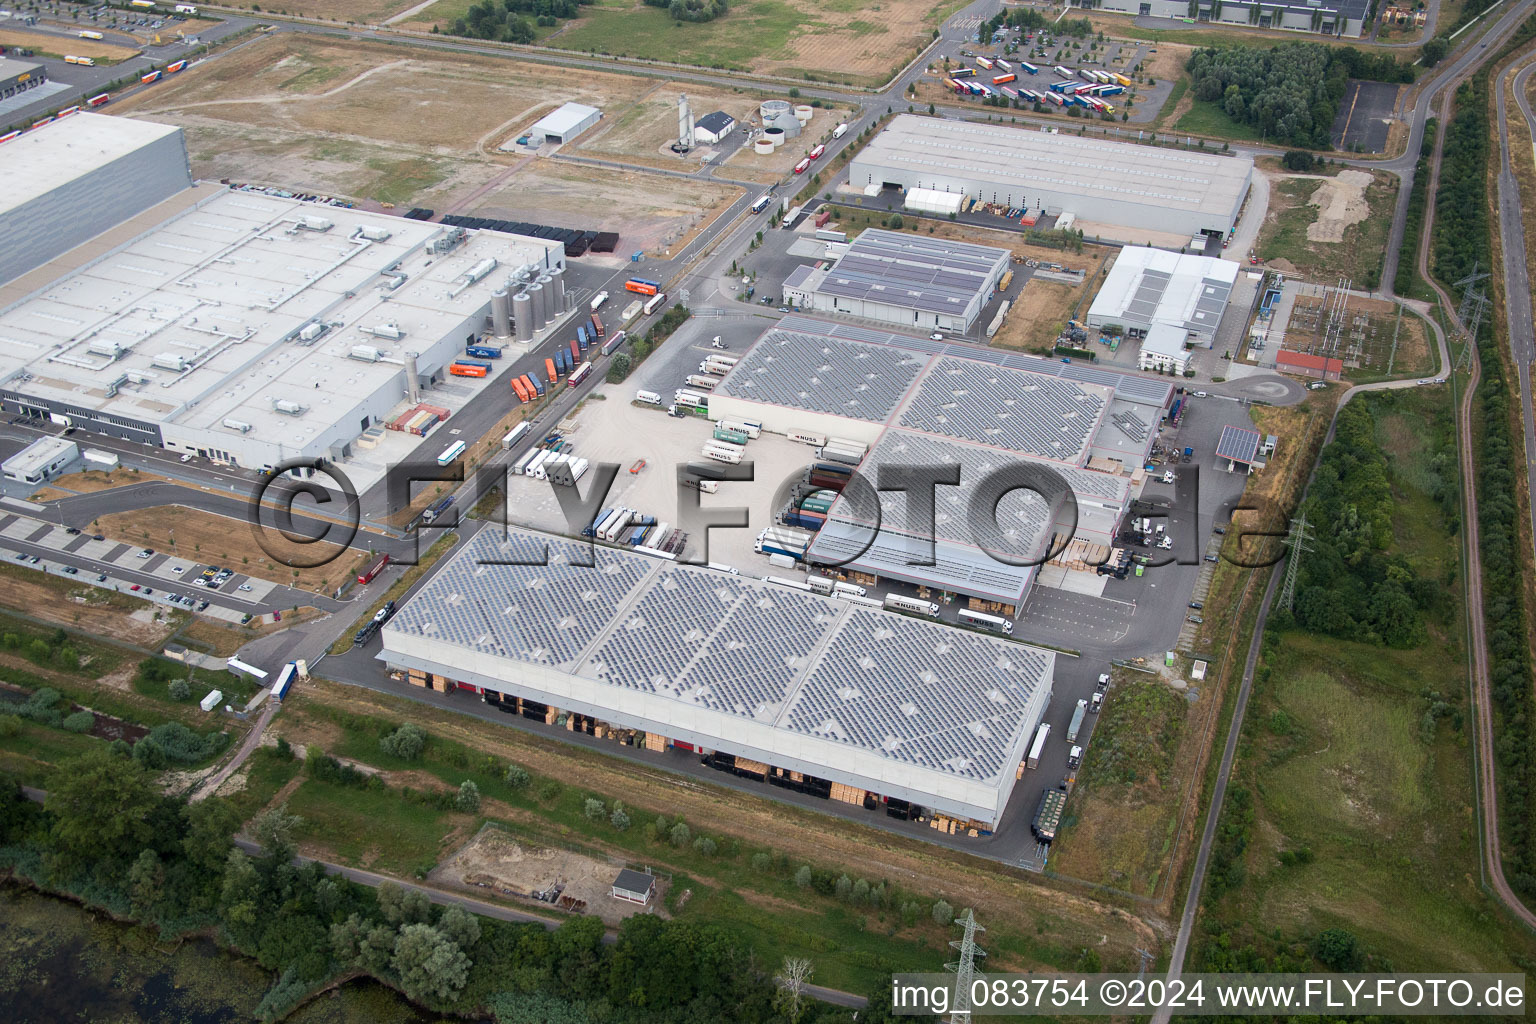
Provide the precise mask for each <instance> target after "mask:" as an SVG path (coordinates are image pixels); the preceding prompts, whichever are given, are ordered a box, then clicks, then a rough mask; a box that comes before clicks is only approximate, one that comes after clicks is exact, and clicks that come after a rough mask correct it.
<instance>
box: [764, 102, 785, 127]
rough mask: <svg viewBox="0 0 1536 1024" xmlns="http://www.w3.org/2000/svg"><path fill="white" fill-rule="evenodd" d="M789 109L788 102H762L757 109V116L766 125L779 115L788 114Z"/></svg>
mask: <svg viewBox="0 0 1536 1024" xmlns="http://www.w3.org/2000/svg"><path fill="white" fill-rule="evenodd" d="M790 109H791V107H790V103H789V101H788V100H763V102H762V104H761V105H759V106H758V108H757V116H759V117H761V118H762V119H763V121H764V123H766V122H768V121H770V120H772V119H773V118H775V117H777V116H779V115H780V114H785V113H788V112H789V111H790Z"/></svg>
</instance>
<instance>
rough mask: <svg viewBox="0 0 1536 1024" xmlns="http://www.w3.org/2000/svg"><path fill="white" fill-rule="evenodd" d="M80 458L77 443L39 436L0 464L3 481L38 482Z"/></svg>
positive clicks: (48, 478) (43, 481) (57, 472)
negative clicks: (4, 479)
mask: <svg viewBox="0 0 1536 1024" xmlns="http://www.w3.org/2000/svg"><path fill="white" fill-rule="evenodd" d="M79 457H80V446H79V445H77V444H75V442H73V441H66V440H65V439H64V438H62V437H40V438H38V439H37V440H36V441H33V442H32V443H31V444H29V445H27V446H26V447H25V448H23V449H22V450H21V451H19V452H17V453H16V454H15V455H12V456H11V457H10V458H8V459H6V460H5V462H4V463H3V464H0V473H3V474H4V476H5V478H6V479H7V480H14V481H16V482H17V483H23V484H41V483H46V482H47V481H49V480H52V479H53V478H54V477H56V476H58V475H59V472H60V471H61V470H62V469H63V468H64V467H65V466H67V465H69V464H70V463H71V462H74V461H75V460H76V459H77V458H79Z"/></svg>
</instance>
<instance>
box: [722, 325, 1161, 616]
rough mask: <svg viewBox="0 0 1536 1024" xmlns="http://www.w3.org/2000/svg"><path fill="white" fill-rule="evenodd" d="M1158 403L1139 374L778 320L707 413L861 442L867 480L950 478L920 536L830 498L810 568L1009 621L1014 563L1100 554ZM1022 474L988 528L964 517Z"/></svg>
mask: <svg viewBox="0 0 1536 1024" xmlns="http://www.w3.org/2000/svg"><path fill="white" fill-rule="evenodd" d="M1172 393H1173V385H1172V384H1170V383H1167V382H1165V381H1160V380H1157V379H1155V378H1149V377H1143V376H1140V375H1137V374H1127V373H1120V372H1117V371H1111V370H1103V369H1100V368H1098V367H1094V366H1088V365H1084V364H1080V363H1062V362H1060V361H1059V360H1046V359H1041V358H1039V357H1036V356H1026V355H1021V354H1018V353H1009V352H1005V351H1000V350H992V349H979V348H973V347H971V346H962V345H954V344H948V343H944V342H938V341H934V340H932V339H924V338H914V337H911V336H907V335H896V334H890V333H887V332H883V331H877V330H871V329H868V328H863V327H855V326H851V325H844V324H831V323H826V322H823V321H818V320H815V319H812V318H809V317H800V316H790V317H785V318H784V319H783V320H781V321H780V322H779V324H778V326H776V327H774V328H771V329H769V330H768V331H767V332H765V333H764V334H763V336H762V337H761V338H759V339H758V341H757V342H756V343H755V344H754V345H753V346H752V347H751V348H749V349H748V350H747V352H746V353H744V354H743V355H742V357H741V359H740V361H739V362H737V364H736V365H735V366H734V367H733V368H732V369H731V371H730V373H728V374H727V375H726V376H725V378H724V380H722V381H721V383H720V384H719V385H717V386H716V388H715V390H714V391H713V392H712V393H711V395H710V400H709V414H710V416H711V417H713V418H715V419H722V420H737V421H740V420H750V421H752V422H756V423H760V424H762V426H763V429H765V430H769V431H773V432H776V433H783V434H789V433H796V432H798V433H810V434H818V435H823V436H826V437H838V438H844V439H847V440H851V441H857V442H860V443H863V444H867V445H870V446H871V450H870V452H869V454H868V455H867V456H866V457H865V459H864V460H863V462H862V463H861V464H860V467H859V471H860V473H861V474H862V475H864V476H866V477H867V478H868V479H870V480H871V481H874V480H876V479H878V474H879V473H880V471H881V469H882V468H884V467H888V466H889V467H892V468H895V467H901V466H921V467H930V466H956V467H959V469H960V475H961V481H960V485H959V486H958V487H951V486H941V487H939V488H938V489H937V491H936V493H935V503H936V512H937V517H936V519H935V521H934V522H933V523H926V522H916V521H909V520H908V518H907V506H906V504H905V501H904V499H903V497H902V496H901V495H900V494H899V493H896V492H889V493H882V494H881V495H880V508H879V509H878V510H877V509H875V508H874V507H873V505H870V506H869V507H865V504H868V503H867V502H865V503H861V501H860V500H859V496H858V495H856V494H854V493H852V492H850V493H847V494H844V495H843V496H841V497H839V498H838V499H837V500H836V501H835V502H834V503H833V505H832V508H831V510H830V511H829V513H828V516H827V521H826V524H825V525H824V526H823V527H822V528H821V530H820V531H818V532H817V534H816V537H815V538H814V540H813V541H812V543H811V547H810V551H809V555H808V557H809V559H810V560H811V561H820V562H821V563H823V564H827V565H833V564H836V565H840V566H842V567H843V568H845V569H849V570H853V571H857V572H864V573H868V574H870V575H873V576H877V577H885V578H889V579H897V580H901V581H903V582H907V583H911V584H913V585H916V586H927V587H933V588H935V589H938V590H943V591H945V592H948V593H955V594H961V595H965V596H967V597H971V598H974V599H976V600H978V601H981V602H983V603H986V604H995V605H1000V606H1006V607H1007V608H1009V609H1015V610H1016V609H1018V608H1019V607H1020V606H1022V604H1023V601H1024V597H1025V596H1026V595H1027V593H1028V591H1029V588H1030V586H1031V585H1032V583H1033V582H1034V580H1035V576H1036V570H1037V568H1038V566H1037V565H1035V564H1023V565H1015V564H1011V562H1012V561H1021V560H1022V561H1026V562H1038V561H1040V560H1041V557H1040V556H1042V555H1044V554H1047V553H1049V554H1050V556H1051V557H1055V556H1056V555H1057V554H1059V553H1060V552H1062V551H1063V550H1065V549H1066V547H1067V546H1068V545H1070V544H1072V543H1078V544H1080V545H1086V546H1087V547H1089V548H1092V547H1102V548H1106V549H1107V548H1108V547H1109V546H1110V545H1111V544H1112V543H1113V539H1114V535H1115V531H1116V528H1117V525H1118V523H1119V519H1120V517H1121V515H1122V514H1123V513H1124V511H1125V508H1126V505H1127V503H1128V501H1129V499H1130V487H1131V479H1130V478H1131V474H1133V473H1134V472H1136V471H1137V470H1138V469H1139V467H1141V466H1142V465H1143V464H1144V461H1143V460H1144V459H1145V458H1146V455H1147V453H1148V452H1149V451H1150V449H1151V444H1152V439H1153V437H1154V435H1155V434H1156V432H1157V424H1158V422H1159V420H1160V419H1161V417H1162V413H1163V410H1164V409H1165V408H1166V407H1167V405H1168V402H1169V401H1170V399H1171V397H1172ZM1021 466H1024V467H1030V468H1028V469H1026V470H1025V472H1026V474H1027V475H1030V478H1031V479H1032V480H1035V481H1037V482H1041V483H1045V484H1049V485H1050V486H1045V487H1044V489H1043V493H1042V494H1040V495H1034V494H1032V493H1031V492H1029V491H1022V490H1021V491H1016V492H1013V493H1011V494H1009V495H1007V496H1005V497H1004V498H1003V500H1002V501H1001V503H1000V504H999V505H998V507H997V509H996V515H995V516H994V517H993V518H992V519H991V520H990V521H987V520H986V519H985V518H984V517H982V518H978V516H977V515H975V514H973V512H972V509H971V505H970V502H971V499H972V497H973V496H974V494H975V493H977V489H978V487H979V485H980V484H981V483H982V482H983V481H985V480H988V479H989V478H992V477H993V476H994V475H995V474H997V473H1000V472H1016V471H1018V470H1019V468H1020V467H1021ZM1046 470H1049V471H1050V472H1049V473H1046V472H1044V471H1046ZM1061 485H1064V486H1065V487H1066V488H1068V489H1070V491H1071V492H1072V495H1073V497H1074V498H1075V503H1074V502H1069V501H1067V500H1066V499H1065V496H1064V495H1063V494H1060V493H1055V492H1053V491H1052V490H1051V487H1052V486H1055V487H1058V488H1059V487H1060V486H1061ZM874 534H877V536H876V535H874ZM993 551H995V552H1000V553H1004V554H1005V555H1006V557H1005V558H998V557H994V555H993V554H991V553H989V552H993ZM1047 560H1048V559H1047Z"/></svg>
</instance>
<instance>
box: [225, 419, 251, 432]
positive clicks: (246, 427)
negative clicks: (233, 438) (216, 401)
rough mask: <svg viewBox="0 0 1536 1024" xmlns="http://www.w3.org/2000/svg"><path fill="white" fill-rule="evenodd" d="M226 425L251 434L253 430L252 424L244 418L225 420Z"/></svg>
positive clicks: (231, 428)
mask: <svg viewBox="0 0 1536 1024" xmlns="http://www.w3.org/2000/svg"><path fill="white" fill-rule="evenodd" d="M224 426H226V427H228V428H229V429H230V430H238V431H240V433H242V434H249V433H250V432H251V425H250V424H249V423H247V422H245V421H244V420H225V421H224Z"/></svg>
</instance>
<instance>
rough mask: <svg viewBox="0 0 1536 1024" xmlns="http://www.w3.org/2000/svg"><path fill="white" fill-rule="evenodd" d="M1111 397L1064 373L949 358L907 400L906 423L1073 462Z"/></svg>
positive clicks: (1090, 435)
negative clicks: (1049, 374) (1057, 374)
mask: <svg viewBox="0 0 1536 1024" xmlns="http://www.w3.org/2000/svg"><path fill="white" fill-rule="evenodd" d="M1108 398H1109V396H1108V395H1107V394H1106V393H1105V392H1104V391H1103V390H1101V389H1099V388H1098V387H1097V386H1084V385H1082V384H1079V383H1077V382H1075V381H1067V380H1062V379H1060V378H1059V377H1047V376H1043V375H1041V374H1037V373H1029V372H1027V371H1022V370H1014V369H1010V368H1003V367H995V366H989V365H987V364H985V363H978V362H975V361H974V360H970V359H953V358H945V359H942V360H940V361H939V362H938V363H936V364H935V365H934V366H932V367H931V368H930V369H929V371H928V373H927V374H926V375H925V376H924V377H923V380H922V383H921V384H920V385H919V386H918V389H917V392H916V393H915V394H914V395H913V396H912V398H911V400H910V401H908V402H907V404H906V407H905V408H904V409H903V410H902V413H901V418H900V420H899V422H900V424H901V426H903V427H908V428H910V429H913V430H924V431H927V432H929V433H932V434H943V435H945V436H946V437H957V438H963V439H965V440H969V441H975V442H977V443H979V444H987V445H992V446H994V447H997V448H1008V449H1010V450H1012V451H1016V452H1025V453H1027V454H1029V455H1036V456H1039V457H1040V458H1044V459H1054V460H1060V461H1063V462H1075V461H1077V459H1078V456H1079V455H1080V454H1081V452H1082V450H1083V448H1085V447H1086V446H1087V444H1088V440H1089V438H1090V437H1092V436H1093V432H1094V430H1095V429H1096V428H1097V427H1098V425H1099V418H1100V417H1101V416H1102V415H1103V413H1104V409H1105V407H1106V406H1107V405H1108Z"/></svg>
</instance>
